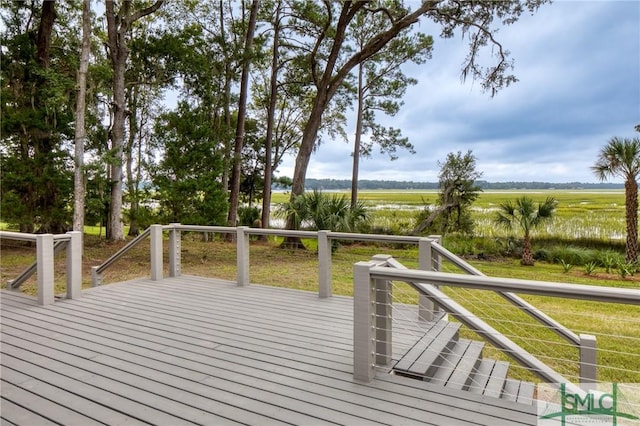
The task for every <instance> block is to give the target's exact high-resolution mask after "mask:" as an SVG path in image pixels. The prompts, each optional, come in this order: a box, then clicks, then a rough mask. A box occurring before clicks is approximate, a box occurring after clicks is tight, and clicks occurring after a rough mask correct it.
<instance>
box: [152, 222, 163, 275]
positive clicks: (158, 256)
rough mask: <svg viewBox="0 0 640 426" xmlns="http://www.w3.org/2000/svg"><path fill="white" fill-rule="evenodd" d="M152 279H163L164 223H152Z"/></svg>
mask: <svg viewBox="0 0 640 426" xmlns="http://www.w3.org/2000/svg"><path fill="white" fill-rule="evenodd" d="M150 228H151V230H150V236H151V243H150V244H151V250H150V252H151V280H152V281H160V280H162V269H163V266H162V225H151V227H150Z"/></svg>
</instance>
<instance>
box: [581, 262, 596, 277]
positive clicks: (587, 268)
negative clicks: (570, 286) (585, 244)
mask: <svg viewBox="0 0 640 426" xmlns="http://www.w3.org/2000/svg"><path fill="white" fill-rule="evenodd" d="M597 267H598V264H597V263H596V262H594V261H591V262H589V263H587V264H586V265H584V273H585V274H587V275H593V273H594V272H595V271H596V268H597Z"/></svg>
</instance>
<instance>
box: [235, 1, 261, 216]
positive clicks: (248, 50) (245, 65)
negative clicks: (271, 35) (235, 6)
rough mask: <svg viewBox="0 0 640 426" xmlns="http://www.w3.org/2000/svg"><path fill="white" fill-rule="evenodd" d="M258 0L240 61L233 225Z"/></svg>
mask: <svg viewBox="0 0 640 426" xmlns="http://www.w3.org/2000/svg"><path fill="white" fill-rule="evenodd" d="M259 5H260V2H259V0H253V2H252V4H251V12H250V15H249V26H248V28H247V36H246V39H245V44H244V58H243V61H242V79H241V81H240V99H239V101H238V123H237V127H236V139H235V143H234V146H233V171H232V173H231V194H230V195H229V215H228V217H227V223H228V224H229V226H235V225H236V222H237V220H238V203H239V199H240V178H241V175H242V146H243V143H244V123H245V118H246V115H247V93H248V91H249V69H250V66H251V56H252V49H253V36H254V34H255V30H256V20H257V16H258V7H259Z"/></svg>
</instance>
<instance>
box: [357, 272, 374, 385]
mask: <svg viewBox="0 0 640 426" xmlns="http://www.w3.org/2000/svg"><path fill="white" fill-rule="evenodd" d="M373 266H375V263H374V262H357V263H356V264H355V265H354V266H353V281H354V289H353V378H354V379H355V380H361V381H364V382H370V381H371V380H373V378H374V377H375V374H376V370H375V350H376V348H375V330H374V328H375V307H374V304H375V294H374V293H375V288H374V286H373V283H372V282H371V277H370V275H369V270H370V269H371V267H373Z"/></svg>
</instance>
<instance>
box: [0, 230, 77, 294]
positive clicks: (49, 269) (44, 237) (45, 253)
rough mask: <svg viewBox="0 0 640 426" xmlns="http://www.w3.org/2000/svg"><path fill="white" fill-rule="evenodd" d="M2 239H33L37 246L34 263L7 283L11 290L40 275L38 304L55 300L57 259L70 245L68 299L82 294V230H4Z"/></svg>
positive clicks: (67, 250) (67, 254)
mask: <svg viewBox="0 0 640 426" xmlns="http://www.w3.org/2000/svg"><path fill="white" fill-rule="evenodd" d="M0 239H6V240H15V241H26V242H33V243H35V245H36V262H35V263H34V264H32V265H30V266H29V267H28V268H27V269H26V270H25V271H24V272H23V273H21V274H20V275H19V276H18V277H17V278H16V279H15V280H12V281H10V282H9V283H7V287H8V288H10V289H17V288H19V287H20V285H21V284H22V283H23V282H24V281H25V280H26V279H27V278H29V276H31V275H33V273H34V272H35V273H36V275H37V299H38V304H40V305H48V304H50V303H53V302H54V300H55V288H54V277H55V274H54V258H55V254H56V253H57V252H59V251H61V250H62V249H63V248H66V258H67V259H66V275H67V293H66V297H67V299H75V298H77V297H79V296H80V292H81V289H82V233H81V232H78V231H71V232H67V233H66V234H57V235H53V234H28V233H22V232H9V231H0Z"/></svg>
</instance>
